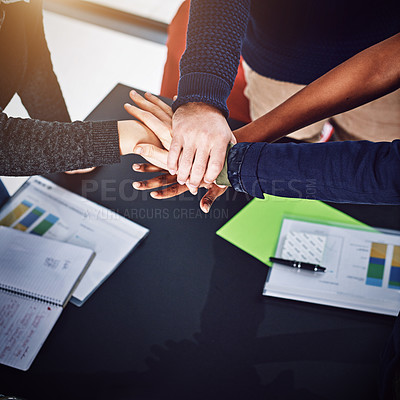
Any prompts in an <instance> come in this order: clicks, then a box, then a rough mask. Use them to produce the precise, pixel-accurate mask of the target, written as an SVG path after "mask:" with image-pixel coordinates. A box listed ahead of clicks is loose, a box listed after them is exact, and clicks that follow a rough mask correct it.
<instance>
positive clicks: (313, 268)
mask: <svg viewBox="0 0 400 400" xmlns="http://www.w3.org/2000/svg"><path fill="white" fill-rule="evenodd" d="M269 261H272V262H275V263H277V264H282V265H286V266H288V267H292V268H298V269H306V270H308V271H315V272H325V270H326V268H325V267H321V266H320V265H318V264H311V263H307V262H303V261H293V260H284V259H283V258H276V257H270V258H269Z"/></svg>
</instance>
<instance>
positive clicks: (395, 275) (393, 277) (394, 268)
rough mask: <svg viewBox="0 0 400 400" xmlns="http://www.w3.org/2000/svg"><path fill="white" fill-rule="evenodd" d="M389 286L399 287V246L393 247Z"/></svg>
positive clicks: (392, 287)
mask: <svg viewBox="0 0 400 400" xmlns="http://www.w3.org/2000/svg"><path fill="white" fill-rule="evenodd" d="M389 288H391V289H400V246H394V247H393V257H392V262H391V267H390V275H389Z"/></svg>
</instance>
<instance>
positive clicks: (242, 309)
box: [0, 85, 400, 400]
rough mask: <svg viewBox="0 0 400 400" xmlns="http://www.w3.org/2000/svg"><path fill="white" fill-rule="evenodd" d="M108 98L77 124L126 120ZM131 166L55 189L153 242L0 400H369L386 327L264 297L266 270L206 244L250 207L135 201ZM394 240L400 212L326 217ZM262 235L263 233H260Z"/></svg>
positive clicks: (386, 321) (230, 202)
mask: <svg viewBox="0 0 400 400" xmlns="http://www.w3.org/2000/svg"><path fill="white" fill-rule="evenodd" d="M128 90H129V88H127V87H126V86H123V85H118V86H117V87H116V88H115V89H114V90H113V91H112V92H111V93H110V94H109V96H107V98H106V99H105V100H104V101H103V102H102V103H101V104H100V105H99V107H97V108H96V109H95V110H94V112H93V113H92V114H91V115H90V116H89V117H88V119H92V120H104V119H126V118H127V117H128V116H127V114H126V113H125V111H124V110H123V109H122V104H124V103H125V102H126V101H127V100H128ZM133 160H137V157H135V156H132V157H131V156H127V157H124V158H123V160H122V162H121V164H118V165H112V166H107V167H101V168H98V169H96V170H95V171H94V172H92V173H90V174H86V175H75V176H67V175H65V174H55V175H52V176H50V178H51V179H52V180H54V181H55V182H56V183H58V184H60V185H62V186H64V187H66V188H68V189H70V190H72V191H74V192H77V193H82V191H85V192H86V193H87V197H88V198H89V199H91V200H93V201H95V202H98V203H100V204H102V205H104V206H106V207H108V208H110V209H112V210H115V211H117V212H118V213H120V214H122V215H123V216H125V217H127V218H130V219H132V220H134V221H136V222H138V223H139V224H142V225H144V226H146V227H148V228H150V235H149V236H148V237H147V238H146V239H145V241H144V242H143V243H142V244H141V245H140V246H139V247H138V248H137V249H136V250H135V251H134V252H133V253H132V254H130V255H129V257H128V258H127V259H126V260H125V261H124V262H123V264H121V266H120V267H119V268H118V269H117V270H116V271H115V272H114V274H113V275H112V276H111V277H110V278H109V279H108V280H107V281H106V282H105V283H104V284H103V285H102V286H101V287H100V288H99V289H98V290H97V291H96V292H95V293H94V294H93V296H92V297H91V298H90V299H89V300H88V301H87V303H86V304H85V305H84V306H83V307H81V308H77V307H75V306H73V305H71V304H69V305H68V306H67V307H66V309H65V310H64V312H63V314H62V315H61V318H60V319H59V321H58V322H57V324H56V326H55V327H54V329H53V331H52V332H51V334H50V336H49V337H48V339H47V340H46V342H45V344H44V346H43V348H42V350H41V351H40V353H39V355H38V356H37V358H36V360H35V361H34V363H33V365H32V367H31V368H30V370H29V371H28V372H21V371H18V370H14V369H11V368H8V367H5V366H0V392H3V393H7V394H14V395H19V396H21V397H24V398H26V399H29V400H31V399H32V400H33V399H41V400H43V399H96V400H99V399H116V400H125V399H175V398H185V399H285V400H286V399H307V400H313V399H335V400H336V399H341V400H344V399H351V400H354V399H363V400H367V399H376V398H377V381H378V374H379V358H380V354H381V352H382V350H383V348H384V346H385V341H386V340H387V338H388V336H389V334H390V331H391V328H392V326H393V322H394V318H391V317H386V316H380V315H375V314H370V313H363V312H357V311H351V310H344V309H339V308H333V307H326V306H319V305H313V304H306V303H300V302H295V301H289V300H283V299H275V298H269V297H264V296H262V294H261V293H262V288H263V285H264V281H265V278H266V275H267V269H266V267H265V265H264V264H262V263H260V262H259V261H257V260H255V259H254V258H252V257H251V256H249V255H248V254H246V253H245V252H243V251H241V250H239V249H238V248H236V247H234V246H233V245H231V244H230V243H228V242H226V241H224V240H223V239H221V238H220V237H218V236H217V235H216V234H215V232H216V230H217V229H218V228H220V227H221V226H222V225H223V224H224V223H225V222H226V221H228V220H229V219H230V218H231V217H232V216H233V215H235V214H236V213H237V212H238V211H239V210H240V209H241V208H243V206H244V205H245V204H246V203H247V202H248V201H249V198H247V197H246V196H244V195H242V194H238V193H234V192H233V191H228V192H227V193H226V194H225V195H224V196H223V197H222V198H220V199H219V200H218V201H217V202H216V204H215V205H214V206H213V209H212V211H211V212H210V214H209V215H205V214H203V213H202V212H201V211H200V209H199V207H198V201H199V199H200V195H198V196H197V197H196V198H193V196H192V195H190V194H186V195H182V196H180V197H179V198H174V199H170V200H164V201H160V200H154V199H152V198H151V197H150V196H149V195H148V193H146V192H137V191H134V190H133V189H132V187H131V182H132V181H133V180H137V179H139V178H141V177H142V175H141V174H138V173H135V172H133V171H132V169H131V164H132V162H133ZM337 207H338V208H340V209H341V210H342V211H344V212H347V213H348V214H350V215H352V216H354V217H356V218H358V219H360V220H362V221H363V222H366V223H369V224H371V225H374V226H378V227H384V228H392V229H399V228H400V210H399V207H391V206H384V207H382V206H355V205H340V206H339V205H337ZM265 229H268V226H266V227H265Z"/></svg>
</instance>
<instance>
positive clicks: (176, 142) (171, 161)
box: [167, 137, 182, 175]
mask: <svg viewBox="0 0 400 400" xmlns="http://www.w3.org/2000/svg"><path fill="white" fill-rule="evenodd" d="M181 151H182V142H181V141H180V139H179V138H176V137H174V138H172V142H171V147H170V148H169V153H168V159H167V168H168V171H169V173H170V174H171V175H175V174H176V171H177V170H178V159H179V157H180V155H181Z"/></svg>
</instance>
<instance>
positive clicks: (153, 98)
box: [144, 92, 173, 118]
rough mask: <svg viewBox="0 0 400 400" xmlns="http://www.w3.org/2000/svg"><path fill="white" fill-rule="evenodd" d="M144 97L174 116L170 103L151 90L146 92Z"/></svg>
mask: <svg viewBox="0 0 400 400" xmlns="http://www.w3.org/2000/svg"><path fill="white" fill-rule="evenodd" d="M144 97H145V98H146V100H148V101H150V102H151V103H153V104H155V105H156V106H157V107H159V108H160V109H161V110H163V111H164V112H165V113H166V114H168V115H169V116H170V117H171V118H172V114H173V112H172V108H171V107H170V106H169V105H168V104H166V103H164V102H163V101H162V100H161V99H159V98H158V97H157V96H154V94H151V93H149V92H146V93H145V94H144Z"/></svg>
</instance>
